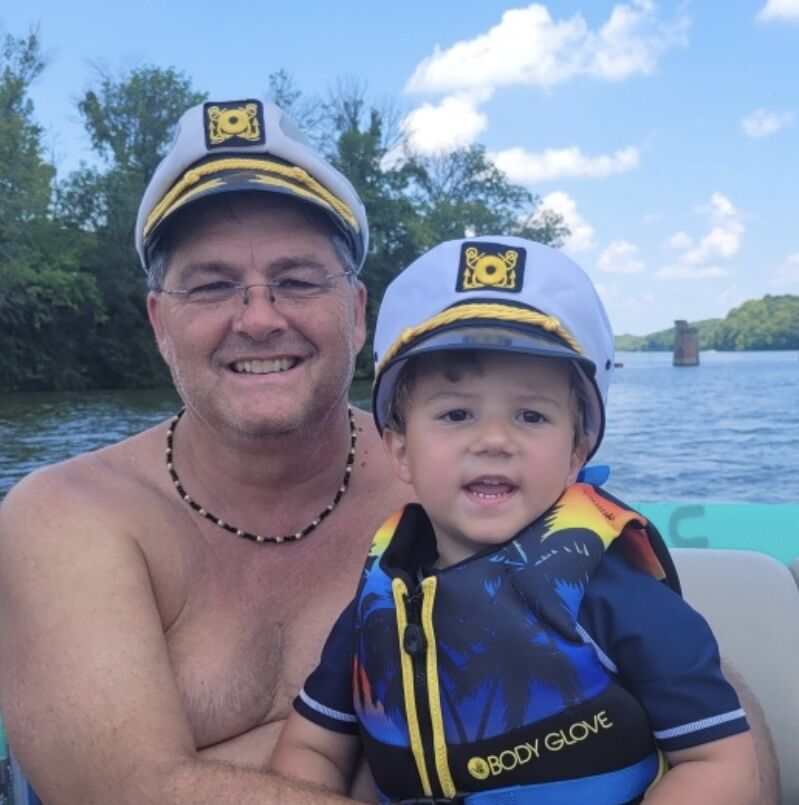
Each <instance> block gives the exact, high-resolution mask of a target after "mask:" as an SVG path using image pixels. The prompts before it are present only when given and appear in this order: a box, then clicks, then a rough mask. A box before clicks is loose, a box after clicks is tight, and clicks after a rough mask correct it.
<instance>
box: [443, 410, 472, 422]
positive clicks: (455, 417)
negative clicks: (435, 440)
mask: <svg viewBox="0 0 799 805" xmlns="http://www.w3.org/2000/svg"><path fill="white" fill-rule="evenodd" d="M468 418H469V412H468V411H467V410H466V409H465V408H453V409H452V410H451V411H446V412H445V413H444V414H442V416H441V419H443V420H444V421H445V422H465V421H466V420H467V419H468Z"/></svg>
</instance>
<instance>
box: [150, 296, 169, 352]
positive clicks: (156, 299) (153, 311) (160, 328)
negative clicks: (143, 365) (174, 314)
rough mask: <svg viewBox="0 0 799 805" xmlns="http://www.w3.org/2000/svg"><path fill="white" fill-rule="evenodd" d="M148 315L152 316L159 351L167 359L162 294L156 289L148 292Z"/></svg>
mask: <svg viewBox="0 0 799 805" xmlns="http://www.w3.org/2000/svg"><path fill="white" fill-rule="evenodd" d="M147 315H148V316H149V318H150V324H151V325H152V328H153V332H154V333H155V341H156V343H157V344H158V351H159V352H160V353H161V356H162V357H163V358H164V359H165V360H166V356H165V355H164V349H163V344H164V336H165V329H164V321H163V319H162V318H161V296H160V295H159V294H157V293H155V292H154V291H150V292H149V293H148V294H147Z"/></svg>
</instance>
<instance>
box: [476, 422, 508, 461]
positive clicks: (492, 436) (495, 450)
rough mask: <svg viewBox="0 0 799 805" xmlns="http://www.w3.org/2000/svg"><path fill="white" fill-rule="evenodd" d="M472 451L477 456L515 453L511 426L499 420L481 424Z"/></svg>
mask: <svg viewBox="0 0 799 805" xmlns="http://www.w3.org/2000/svg"><path fill="white" fill-rule="evenodd" d="M473 450H474V452H475V453H478V454H480V453H484V454H489V455H510V454H511V453H513V452H515V443H514V441H513V434H512V433H511V424H510V423H508V422H504V421H502V420H501V419H499V418H491V419H486V420H485V421H483V422H481V423H480V428H479V432H478V434H477V438H476V439H475V442H474V444H473Z"/></svg>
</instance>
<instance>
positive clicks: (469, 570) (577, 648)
mask: <svg viewBox="0 0 799 805" xmlns="http://www.w3.org/2000/svg"><path fill="white" fill-rule="evenodd" d="M615 541H617V542H618V549H620V550H624V551H625V553H626V555H627V557H628V558H629V560H630V561H632V562H633V563H634V564H635V565H636V566H637V567H638V568H639V569H641V570H644V571H646V572H649V573H651V574H652V575H654V576H655V577H656V578H660V579H663V580H664V581H665V582H666V583H668V584H669V585H670V586H672V587H673V588H674V589H675V590H676V591H677V592H679V583H678V581H677V577H676V572H675V571H674V566H673V564H672V563H671V560H670V558H669V556H668V551H667V550H666V548H665V545H664V544H663V541H662V538H661V537H660V535H659V534H658V533H657V531H656V530H655V529H654V528H653V527H652V526H651V525H650V524H649V523H648V522H647V520H646V519H645V518H644V517H642V516H641V515H639V514H637V513H635V512H633V511H631V510H630V509H628V508H627V507H626V506H624V504H622V503H620V502H619V501H618V500H616V499H615V498H613V497H612V496H611V495H608V494H607V493H606V492H604V491H603V490H601V489H599V488H597V487H594V486H592V485H590V484H584V483H578V484H574V485H573V486H571V487H569V489H567V490H566V492H564V494H563V496H562V497H561V498H560V499H559V500H558V501H557V503H555V504H554V505H553V506H552V508H551V509H550V510H549V511H547V512H546V513H545V514H543V515H542V516H541V517H540V518H538V519H537V520H536V521H535V522H533V523H531V524H530V525H528V526H527V527H526V528H524V529H523V530H522V531H521V532H520V533H519V534H517V535H516V536H515V537H514V538H513V539H511V540H509V541H507V542H504V543H502V544H500V545H496V546H490V547H488V548H486V549H485V550H484V551H481V552H480V553H478V554H476V555H474V556H472V557H470V558H469V559H467V560H465V561H463V562H460V563H458V564H456V565H454V566H452V567H449V568H446V569H445V570H426V569H427V568H431V567H432V565H433V563H434V561H435V559H436V557H437V554H436V551H435V536H434V534H433V530H432V526H431V524H430V521H429V519H428V518H427V516H426V514H425V513H424V511H423V509H422V508H421V507H420V506H418V505H410V506H406V507H405V508H404V509H403V510H400V511H399V512H396V513H395V514H394V515H393V516H392V517H391V518H389V519H388V520H387V521H386V522H385V523H384V524H383V526H381V528H380V529H379V530H378V531H377V533H376V534H375V538H374V541H373V543H372V548H371V550H370V552H369V557H368V559H367V563H366V566H365V568H364V573H363V577H362V581H361V584H360V587H359V589H358V594H357V597H356V616H355V657H354V664H353V701H354V704H355V711H356V714H357V716H358V719H359V722H360V727H361V737H362V740H363V744H364V747H365V751H366V756H367V759H368V760H369V764H370V767H371V769H372V773H373V774H374V777H375V781H376V783H377V785H378V787H379V789H380V791H381V792H382V794H383V795H384V797H385V798H386V799H389V800H395V801H399V800H403V799H407V800H409V801H414V799H415V798H418V797H428V798H432V801H437V800H438V801H441V802H446V801H456V802H457V801H466V802H469V803H472V802H474V803H478V802H480V803H482V802H492V801H499V800H497V799H496V797H495V798H494V799H491V795H489V794H482V795H481V794H480V792H488V791H496V790H497V789H500V790H502V791H506V790H507V791H511V792H513V791H516V792H517V793H519V792H522V793H523V796H522V797H521V798H518V797H516V798H511V799H502V800H501V801H503V802H527V801H529V802H531V803H533V802H535V803H537V804H539V803H540V804H541V805H546V804H547V803H548V802H553V803H571V802H573V801H574V802H590V803H592V805H620V803H626V802H634V801H638V799H639V798H640V797H641V796H642V795H643V793H644V792H645V791H646V789H647V788H648V787H649V785H650V784H651V783H652V782H653V781H654V780H655V779H658V777H659V774H661V773H662V772H663V770H664V767H663V762H662V759H661V758H660V757H659V755H658V752H657V747H656V744H655V741H654V738H653V736H652V731H651V728H650V726H649V723H648V720H647V717H646V714H645V713H644V711H643V709H642V707H641V705H640V704H639V703H638V701H637V700H636V699H635V698H634V697H633V696H632V695H631V694H630V693H628V692H627V691H626V690H625V689H624V688H623V687H622V686H621V685H620V684H619V683H618V682H617V681H616V680H615V677H614V675H613V674H611V673H610V672H609V671H608V669H607V668H606V666H605V665H603V662H602V661H601V659H600V655H601V651H599V650H598V649H597V647H596V646H594V644H593V643H592V642H591V640H590V637H589V636H588V635H587V634H586V633H585V631H584V630H583V629H582V627H581V626H580V624H579V623H578V621H577V614H578V611H579V609H580V604H581V602H582V599H583V596H584V593H585V590H586V587H587V586H588V584H589V582H590V579H591V576H592V574H593V572H594V570H595V568H596V567H597V565H598V563H599V562H600V561H601V559H602V556H603V555H604V552H605V551H606V550H607V548H608V547H609V546H610V545H611V544H612V543H613V542H615ZM602 659H604V660H606V664H607V665H611V667H612V664H611V663H609V662H607V658H604V657H602ZM586 783H590V785H586ZM519 786H521V787H522V788H517V787H519ZM547 792H548V793H547ZM466 793H468V794H470V796H468V797H466V799H465V800H463V799H461V798H460V796H461V795H463V794H466ZM427 801H430V800H427Z"/></svg>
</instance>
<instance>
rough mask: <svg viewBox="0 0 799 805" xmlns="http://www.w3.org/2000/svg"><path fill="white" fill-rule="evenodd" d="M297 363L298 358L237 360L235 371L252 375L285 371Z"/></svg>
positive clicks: (234, 365)
mask: <svg viewBox="0 0 799 805" xmlns="http://www.w3.org/2000/svg"><path fill="white" fill-rule="evenodd" d="M296 365H297V358H276V359H275V360H271V361H235V362H234V363H233V371H234V372H240V373H243V374H251V375H268V374H272V373H273V372H285V371H286V370H287V369H291V368H292V367H294V366H296Z"/></svg>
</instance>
